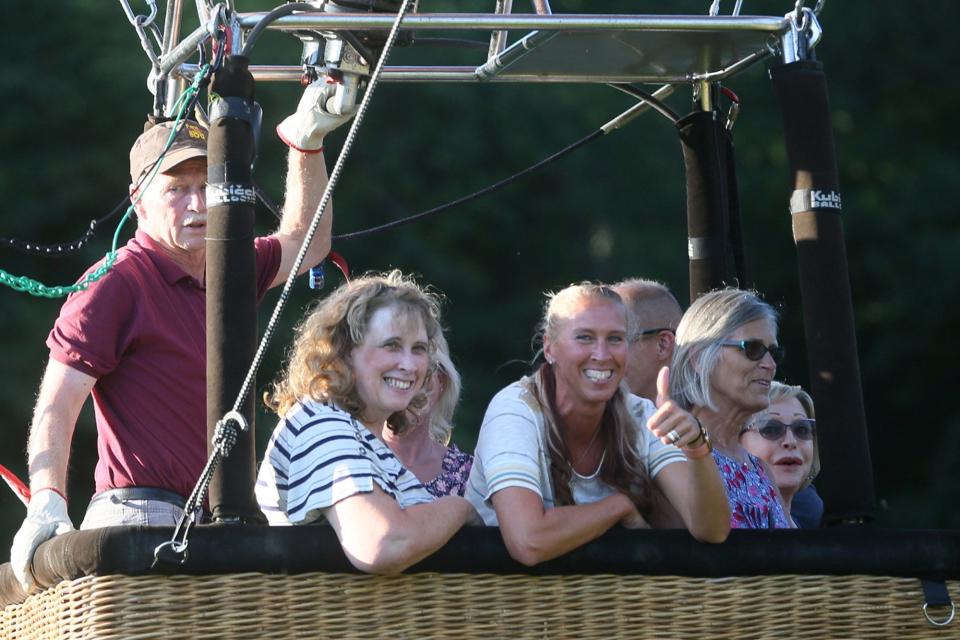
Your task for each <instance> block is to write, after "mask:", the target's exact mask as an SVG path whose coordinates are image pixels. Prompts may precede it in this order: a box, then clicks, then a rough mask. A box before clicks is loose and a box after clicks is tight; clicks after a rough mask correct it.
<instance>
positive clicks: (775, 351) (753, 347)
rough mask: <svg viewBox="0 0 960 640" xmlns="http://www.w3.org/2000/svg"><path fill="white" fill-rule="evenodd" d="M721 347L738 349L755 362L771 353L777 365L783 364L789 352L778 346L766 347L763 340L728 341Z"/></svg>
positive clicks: (721, 344) (722, 343)
mask: <svg viewBox="0 0 960 640" xmlns="http://www.w3.org/2000/svg"><path fill="white" fill-rule="evenodd" d="M720 346H721V347H736V348H738V349H740V350H741V351H743V355H745V356H747V358H748V359H750V360H753V361H754V362H759V361H760V360H763V356H764V355H765V354H766V353H767V352H769V353H770V357H771V358H773V361H774V362H775V363H777V364H780V363H781V362H783V358H784V356H786V355H787V350H786V349H784V348H783V347H781V346H780V345H778V344H772V345H769V346H768V345H765V344H763V341H762V340H726V341H724V342H721V343H720Z"/></svg>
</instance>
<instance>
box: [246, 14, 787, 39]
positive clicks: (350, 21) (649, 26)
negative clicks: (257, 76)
mask: <svg viewBox="0 0 960 640" xmlns="http://www.w3.org/2000/svg"><path fill="white" fill-rule="evenodd" d="M264 15H266V14H265V13H263V12H257V13H240V14H238V17H239V20H240V26H241V27H243V28H244V29H252V28H253V27H254V26H255V25H256V24H257V22H258V21H259V19H260V18H262V17H263V16H264ZM789 22H790V21H789V19H787V18H775V17H762V16H761V17H757V16H748V17H733V16H713V17H710V16H670V15H651V16H636V15H616V14H560V13H555V14H552V15H535V14H510V15H498V14H489V13H430V14H424V13H421V14H415V15H410V16H407V17H406V18H404V19H403V24H402V25H401V27H400V28H401V29H417V30H424V29H464V30H469V31H488V30H503V29H531V30H532V29H538V30H541V31H549V30H555V31H556V30H559V31H581V30H582V31H603V30H614V31H619V30H625V29H626V30H630V31H665V30H668V31H760V32H765V33H769V34H771V35H781V34H783V33H784V32H785V31H786V30H787V29H788V28H789ZM392 24H393V16H392V15H391V14H369V13H298V14H295V15H291V16H284V17H283V18H280V19H278V20H277V21H276V22H274V23H273V24H271V25H270V26H269V27H267V28H268V29H274V30H279V31H298V30H303V29H311V30H336V29H364V30H375V29H383V30H387V29H389V28H390V27H391V25H392Z"/></svg>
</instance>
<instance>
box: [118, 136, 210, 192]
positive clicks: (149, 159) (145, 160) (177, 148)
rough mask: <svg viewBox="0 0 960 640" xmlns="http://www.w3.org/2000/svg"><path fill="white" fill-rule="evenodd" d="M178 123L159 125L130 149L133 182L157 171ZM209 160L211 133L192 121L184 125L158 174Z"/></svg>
mask: <svg viewBox="0 0 960 640" xmlns="http://www.w3.org/2000/svg"><path fill="white" fill-rule="evenodd" d="M174 124H175V123H174V122H162V123H160V124H155V125H153V126H152V127H150V128H149V129H147V130H146V131H144V132H143V133H142V134H140V137H139V138H137V141H136V142H134V143H133V147H131V148H130V180H131V182H132V183H133V184H136V183H137V181H138V180H139V179H140V178H141V177H142V176H143V174H144V173H145V172H146V171H149V170H151V169H153V165H154V163H155V162H156V161H157V158H159V157H160V154H161V153H163V149H164V148H165V147H166V146H167V140H168V139H169V138H170V132H171V131H173V125H174ZM206 157H207V130H206V129H204V128H203V127H201V126H200V125H199V124H197V123H196V122H193V121H192V120H186V121H184V122H183V127H182V128H181V129H180V131H179V132H177V136H176V137H175V138H174V139H173V144H171V145H170V149H169V150H168V151H167V154H166V155H165V156H164V157H163V160H161V161H160V168H159V170H158V173H164V172H166V171H169V170H170V169H172V168H174V167H175V166H177V165H178V164H180V163H181V162H184V161H186V160H189V159H191V158H206Z"/></svg>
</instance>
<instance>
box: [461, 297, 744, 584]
mask: <svg viewBox="0 0 960 640" xmlns="http://www.w3.org/2000/svg"><path fill="white" fill-rule="evenodd" d="M542 331H543V355H544V360H545V361H544V362H543V364H542V365H541V366H540V367H539V368H538V369H537V370H536V371H535V372H534V373H533V374H532V375H531V376H529V377H527V378H523V379H521V380H519V381H517V382H515V383H513V384H511V385H510V386H508V387H506V388H505V389H503V390H501V391H500V392H499V393H498V394H497V395H496V396H495V397H494V399H493V400H492V401H491V403H490V406H489V407H488V408H487V412H486V416H485V417H484V420H483V425H482V427H481V430H480V436H479V440H478V443H477V450H476V452H475V458H474V466H473V469H472V471H471V473H470V480H469V482H468V487H467V493H466V497H467V499H469V500H470V502H471V503H472V504H473V505H474V507H476V509H477V511H478V512H479V513H480V515H481V517H482V518H483V520H484V522H485V524H487V525H489V526H496V525H499V526H500V529H501V532H502V534H503V539H504V542H505V543H506V546H507V550H508V551H509V552H510V555H511V556H512V557H513V558H514V559H516V560H517V561H519V562H521V563H523V564H525V565H535V564H537V563H540V562H543V561H545V560H549V559H551V558H555V557H557V556H559V555H562V554H564V553H567V552H569V551H571V550H573V549H575V548H577V547H579V546H581V545H583V544H585V543H587V542H589V541H591V540H593V539H595V538H597V537H599V536H600V535H602V534H603V533H605V532H606V531H607V530H608V529H610V528H611V527H613V526H615V525H617V524H620V525H622V526H624V527H628V528H646V527H648V526H649V525H648V518H649V516H650V510H651V504H652V500H651V490H652V488H653V486H656V488H657V489H659V490H660V491H661V492H662V493H663V494H664V495H665V496H666V498H667V499H668V500H669V502H670V503H671V504H672V506H673V507H674V508H675V509H676V510H677V512H678V513H679V514H680V516H681V518H682V519H683V522H684V524H685V525H686V526H687V528H688V529H689V530H690V532H691V533H692V534H693V535H694V536H695V537H696V538H697V539H699V540H702V541H706V542H722V541H723V540H725V539H726V537H727V534H728V532H729V520H730V512H729V508H728V506H727V498H726V494H725V492H724V489H723V483H722V481H721V478H720V475H719V472H718V471H717V467H716V464H715V463H714V461H713V458H712V456H710V455H709V453H710V448H709V441H708V440H707V439H706V438H705V435H704V433H703V430H702V429H701V428H700V427H699V425H698V423H697V421H696V419H695V418H694V417H693V416H692V415H691V414H690V413H689V412H687V411H684V410H682V409H680V407H678V406H677V405H676V404H675V403H673V402H672V401H671V400H670V398H669V396H668V395H667V393H666V389H667V385H668V383H669V380H668V375H669V372H668V371H667V370H666V368H665V369H664V370H663V371H662V372H661V375H660V379H659V381H658V388H659V390H660V391H661V393H660V395H659V397H658V399H657V400H658V401H657V406H654V405H653V404H652V403H651V402H649V401H648V400H644V399H642V398H639V397H637V396H632V395H630V394H629V393H628V392H627V391H626V390H625V386H624V385H622V384H621V382H622V380H623V375H624V368H625V361H626V356H627V337H628V336H627V314H626V309H625V307H624V304H623V301H622V300H621V299H620V296H619V295H617V293H616V292H615V291H613V289H611V288H610V287H607V286H603V285H595V284H578V285H572V286H570V287H567V288H566V289H563V290H562V291H560V292H559V293H556V294H554V295H552V296H549V299H548V302H547V305H546V310H545V313H544V319H543V324H542Z"/></svg>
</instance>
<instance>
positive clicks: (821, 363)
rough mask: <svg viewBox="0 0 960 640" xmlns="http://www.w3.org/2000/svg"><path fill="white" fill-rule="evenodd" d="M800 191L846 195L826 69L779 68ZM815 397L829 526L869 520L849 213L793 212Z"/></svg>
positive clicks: (777, 87)
mask: <svg viewBox="0 0 960 640" xmlns="http://www.w3.org/2000/svg"><path fill="white" fill-rule="evenodd" d="M770 76H771V78H772V80H773V87H774V91H775V92H776V94H777V97H778V99H779V102H780V108H781V111H782V113H783V123H784V125H783V126H784V135H785V140H786V147H787V159H788V162H789V164H790V177H791V187H792V188H793V189H819V190H825V191H837V190H839V179H838V176H837V163H836V158H835V152H834V141H833V132H832V128H831V124H830V102H829V98H828V94H827V81H826V76H825V75H824V73H823V69H822V67H821V65H820V63H817V62H808V61H801V62H795V63H791V64H786V65H782V66H779V67H776V68H773V69H772V70H771V72H770ZM792 218H793V235H794V240H795V242H796V245H797V257H798V265H799V270H800V292H801V296H802V301H803V320H804V333H805V337H806V347H807V360H808V364H809V367H810V391H811V393H812V394H813V397H814V400H815V402H816V410H817V433H818V438H819V445H820V461H821V471H820V476H819V478H818V480H817V490H818V491H819V492H820V495H821V496H822V497H823V501H824V509H825V513H824V520H825V522H827V523H828V524H829V523H831V522H837V521H843V520H848V519H869V518H871V517H872V514H873V509H874V488H873V470H872V467H871V463H870V449H869V443H868V439H867V428H866V417H865V412H864V406H863V392H862V389H861V382H860V366H859V362H858V359H857V337H856V333H855V331H854V317H853V302H852V297H851V293H850V279H849V273H848V270H847V253H846V247H845V246H844V237H843V220H842V214H841V213H840V212H838V211H837V210H833V209H818V210H815V211H805V212H799V213H794V214H793V216H792Z"/></svg>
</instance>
